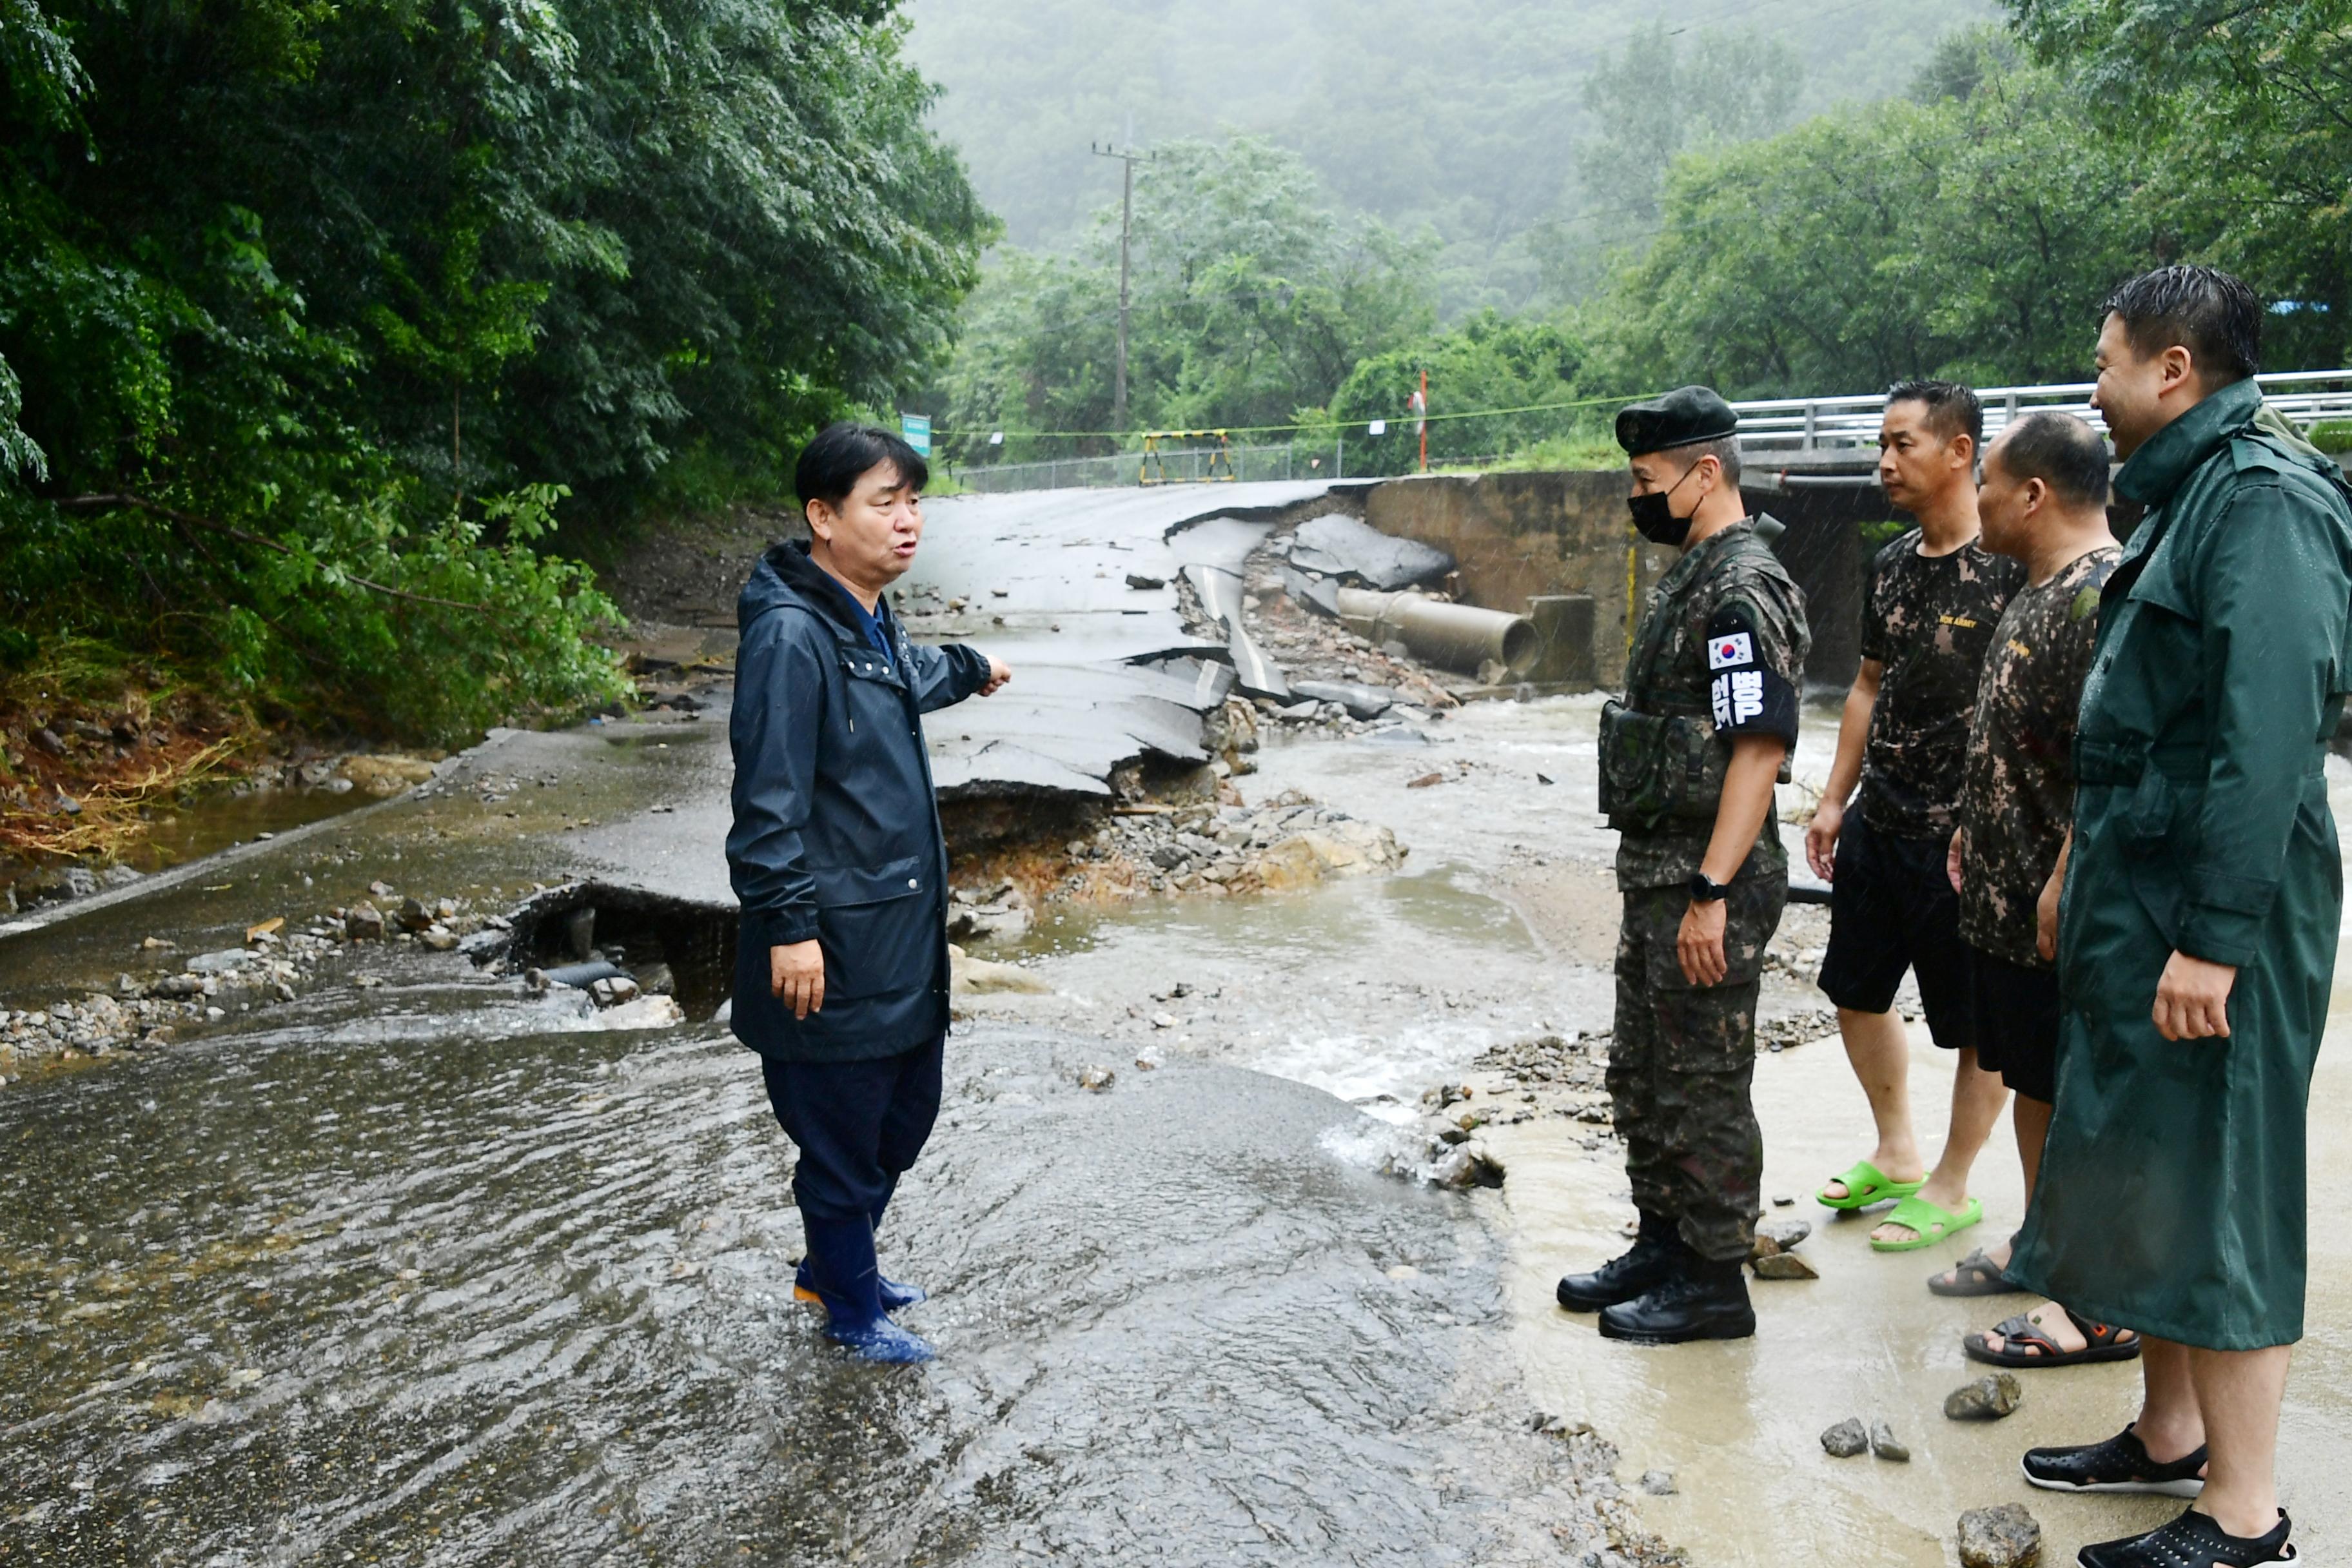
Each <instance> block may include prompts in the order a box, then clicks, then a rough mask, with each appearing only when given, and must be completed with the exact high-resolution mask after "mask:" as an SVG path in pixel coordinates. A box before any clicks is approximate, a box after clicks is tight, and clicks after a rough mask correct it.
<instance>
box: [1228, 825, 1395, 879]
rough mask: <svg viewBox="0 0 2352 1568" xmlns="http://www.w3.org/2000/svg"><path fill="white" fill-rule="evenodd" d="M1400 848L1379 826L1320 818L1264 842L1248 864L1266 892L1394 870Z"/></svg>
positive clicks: (1390, 835)
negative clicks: (1309, 825)
mask: <svg viewBox="0 0 2352 1568" xmlns="http://www.w3.org/2000/svg"><path fill="white" fill-rule="evenodd" d="M1404 857H1405V851H1404V849H1403V847H1402V846H1400V845H1399V844H1398V843H1397V841H1396V835H1395V834H1393V833H1391V832H1390V831H1389V830H1388V829H1387V828H1385V827H1380V826H1375V825H1373V824H1371V823H1369V822H1362V821H1358V820H1356V819H1353V818H1349V819H1345V820H1342V821H1339V822H1328V823H1324V824H1322V825H1321V826H1316V827H1312V828H1308V829H1307V830H1306V831H1304V832H1300V833H1294V834H1292V835H1291V836H1290V837H1286V838H1284V839H1282V840H1280V841H1279V842H1277V843H1276V844H1273V845H1270V846H1268V847H1267V848H1266V850H1265V853H1264V854H1262V855H1260V856H1258V857H1257V858H1256V859H1255V861H1253V862H1252V863H1251V866H1250V869H1251V870H1253V871H1255V872H1256V874H1257V879H1258V880H1259V882H1261V883H1262V884H1263V885H1264V886H1265V887H1266V888H1267V889H1269V890H1271V891H1276V892H1279V891H1282V890H1283V889H1289V888H1304V887H1309V886H1312V885H1313V884H1315V883H1317V882H1320V881H1323V880H1325V879H1328V878H1332V877H1352V876H1360V875H1363V874H1365V873H1367V872H1372V871H1390V870H1394V869H1395V868H1397V867H1398V866H1400V865H1402V863H1403V861H1404Z"/></svg>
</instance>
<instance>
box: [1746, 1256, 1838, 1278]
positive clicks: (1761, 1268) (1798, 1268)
mask: <svg viewBox="0 0 2352 1568" xmlns="http://www.w3.org/2000/svg"><path fill="white" fill-rule="evenodd" d="M1749 1267H1751V1268H1754V1269H1755V1270H1756V1278H1758V1279H1820V1278H1821V1277H1822V1276H1821V1271H1820V1270H1819V1269H1817V1268H1814V1267H1813V1266H1812V1265H1811V1264H1810V1263H1808V1262H1806V1261H1805V1259H1804V1258H1802V1257H1801V1255H1799V1254H1797V1253H1794V1252H1776V1253H1774V1254H1773V1255H1772V1256H1771V1257H1769V1258H1758V1259H1757V1260H1756V1261H1755V1262H1754V1263H1753V1264H1751V1265H1750V1266H1749Z"/></svg>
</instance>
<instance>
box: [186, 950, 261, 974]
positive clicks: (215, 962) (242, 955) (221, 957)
mask: <svg viewBox="0 0 2352 1568" xmlns="http://www.w3.org/2000/svg"><path fill="white" fill-rule="evenodd" d="M252 962H253V954H251V953H249V952H246V951H245V949H243V948H241V947H225V948H222V949H221V950H220V951H219V952H200V953H198V954H196V956H195V957H194V958H192V959H190V960H188V965H187V966H188V968H189V970H190V971H191V972H192V973H197V974H226V973H228V972H229V971H230V970H232V969H243V968H244V967H245V966H246V965H247V964H248V963H252Z"/></svg>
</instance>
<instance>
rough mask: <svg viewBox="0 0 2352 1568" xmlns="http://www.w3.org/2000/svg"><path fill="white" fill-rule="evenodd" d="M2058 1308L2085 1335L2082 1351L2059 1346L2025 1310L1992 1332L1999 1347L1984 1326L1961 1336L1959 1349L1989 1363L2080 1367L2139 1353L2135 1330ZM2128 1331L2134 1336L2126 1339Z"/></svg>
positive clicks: (1971, 1356) (1974, 1359)
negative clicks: (1996, 1347)
mask: <svg viewBox="0 0 2352 1568" xmlns="http://www.w3.org/2000/svg"><path fill="white" fill-rule="evenodd" d="M2053 1305H2055V1303H2053ZM2058 1310H2060V1311H2062V1312H2063V1313H2065V1314H2066V1319H2067V1321H2069V1322H2071V1323H2073V1324H2074V1328H2075V1331H2077V1332H2079V1333H2080V1334H2081V1335H2082V1336H2083V1348H2082V1349H2081V1350H2078V1351H2070V1350H2062V1349H2060V1348H2059V1344H2058V1342H2057V1341H2056V1340H2053V1339H2052V1338H2051V1337H2050V1336H2049V1335H2048V1334H2046V1333H2043V1332H2042V1330H2041V1329H2039V1328H2038V1327H2036V1326H2035V1325H2034V1322H2033V1320H2032V1318H2030V1317H2028V1316H2027V1315H2026V1314H2024V1313H2023V1312H2020V1313H2019V1314H2018V1315H2017V1316H2015V1317H2014V1318H2007V1319H2003V1320H2002V1321H2000V1323H1998V1324H1996V1325H1994V1327H1993V1328H1992V1329H1991V1330H1990V1332H1992V1333H1996V1334H1999V1335H2000V1349H1999V1350H1994V1349H1993V1348H1992V1346H1991V1344H1990V1342H1988V1341H1987V1339H1986V1337H1985V1336H1986V1333H1987V1331H1986V1330H1982V1329H1979V1330H1977V1331H1973V1332H1971V1333H1969V1334H1966V1335H1964V1336H1962V1337H1961V1340H1960V1349H1962V1350H1964V1351H1966V1352H1968V1353H1969V1359H1970V1360H1971V1361H1980V1362H1983V1363H1986V1364H1988V1365H1990V1366H2079V1365H2081V1364H2082V1363H2084V1362H2094V1361H2129V1360H2131V1359H2132V1358H2133V1357H2134V1356H2137V1355H2138V1354H2139V1335H2138V1334H2137V1333H2136V1332H2134V1331H2132V1330H2130V1329H2125V1328H2118V1327H2116V1325H2115V1324H2113V1323H2094V1322H2091V1321H2088V1320H2087V1319H2084V1318H2082V1317H2078V1316H2076V1314H2075V1313H2074V1310H2073V1309H2072V1308H2070V1307H2064V1306H2061V1307H2059V1308H2058ZM2126 1334H2130V1335H2131V1338H2129V1339H2125V1338H2124V1337H2123V1336H2124V1335H2126ZM2029 1347H2031V1348H2029Z"/></svg>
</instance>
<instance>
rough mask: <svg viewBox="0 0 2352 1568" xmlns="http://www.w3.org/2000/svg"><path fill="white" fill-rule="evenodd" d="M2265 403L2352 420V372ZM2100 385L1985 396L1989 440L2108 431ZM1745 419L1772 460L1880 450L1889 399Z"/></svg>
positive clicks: (1820, 402)
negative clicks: (2020, 425)
mask: <svg viewBox="0 0 2352 1568" xmlns="http://www.w3.org/2000/svg"><path fill="white" fill-rule="evenodd" d="M2254 379H2255V381H2256V382H2257V383H2258V384H2260V385H2261V387H2262V389H2263V397H2264V399H2265V401H2267V402H2268V403H2269V404H2270V405H2271V406H2272V407H2273V408H2275V409H2277V410H2278V411H2279V412H2280V413H2281V414H2283V415H2284V416H2286V417H2287V418H2289V419H2292V420H2294V422H2295V423H2296V424H2298V425H2310V424H2311V423H2313V422H2314V421H2315V420H2320V419H2347V418H2352V370H2295V371H2284V372H2281V373H2279V374H2273V375H2263V376H2257V377H2255V378H2254ZM2094 390H2095V384H2094V383H2091V382H2087V381H2077V382H2066V383H2063V384H2053V385H2049V386H1993V387H1984V388H1979V391H1978V393H1977V396H1978V397H1979V398H1980V399H1982V400H1983V402H1984V411H1985V439H1986V440H1987V441H1990V440H1991V439H1992V438H1993V437H1995V436H1997V435H1999V434H2000V431H2001V429H2002V427H2003V426H2006V425H2008V423H2009V422H2010V421H2011V420H2012V419H2014V418H2016V417H2017V416H2020V415H2021V414H2031V413H2035V412H2038V411H2040V410H2043V409H2048V410H2051V411H2053V412H2055V413H2059V414H2072V415H2074V416H2076V417H2077V418H2080V419H2083V420H2085V421H2087V422H2088V423H2089V424H2090V426H2092V428H2094V429H2096V430H2105V428H2106V427H2107V426H2106V422H2105V420H2103V419H2101V418H2100V417H2099V415H2098V412H2097V411H2096V410H2095V409H2094V408H2093V407H2092V406H2091V394H2092V392H2093V391H2094ZM1731 406H1732V407H1733V408H1735V409H1737V410H1738V412H1739V446H1740V449H1741V451H1742V452H1751V453H1755V454H1757V455H1758V456H1763V455H1765V454H1768V453H1789V452H1818V451H1836V450H1840V449H1843V448H1846V447H1876V446H1877V445H1878V424H1879V416H1881V415H1882V414H1883V413H1885V408H1886V397H1885V394H1884V393H1871V394H1866V395H1859V396H1852V397H1767V398H1757V399H1753V400H1751V401H1748V402H1745V403H1735V404H1733V405H1731Z"/></svg>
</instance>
